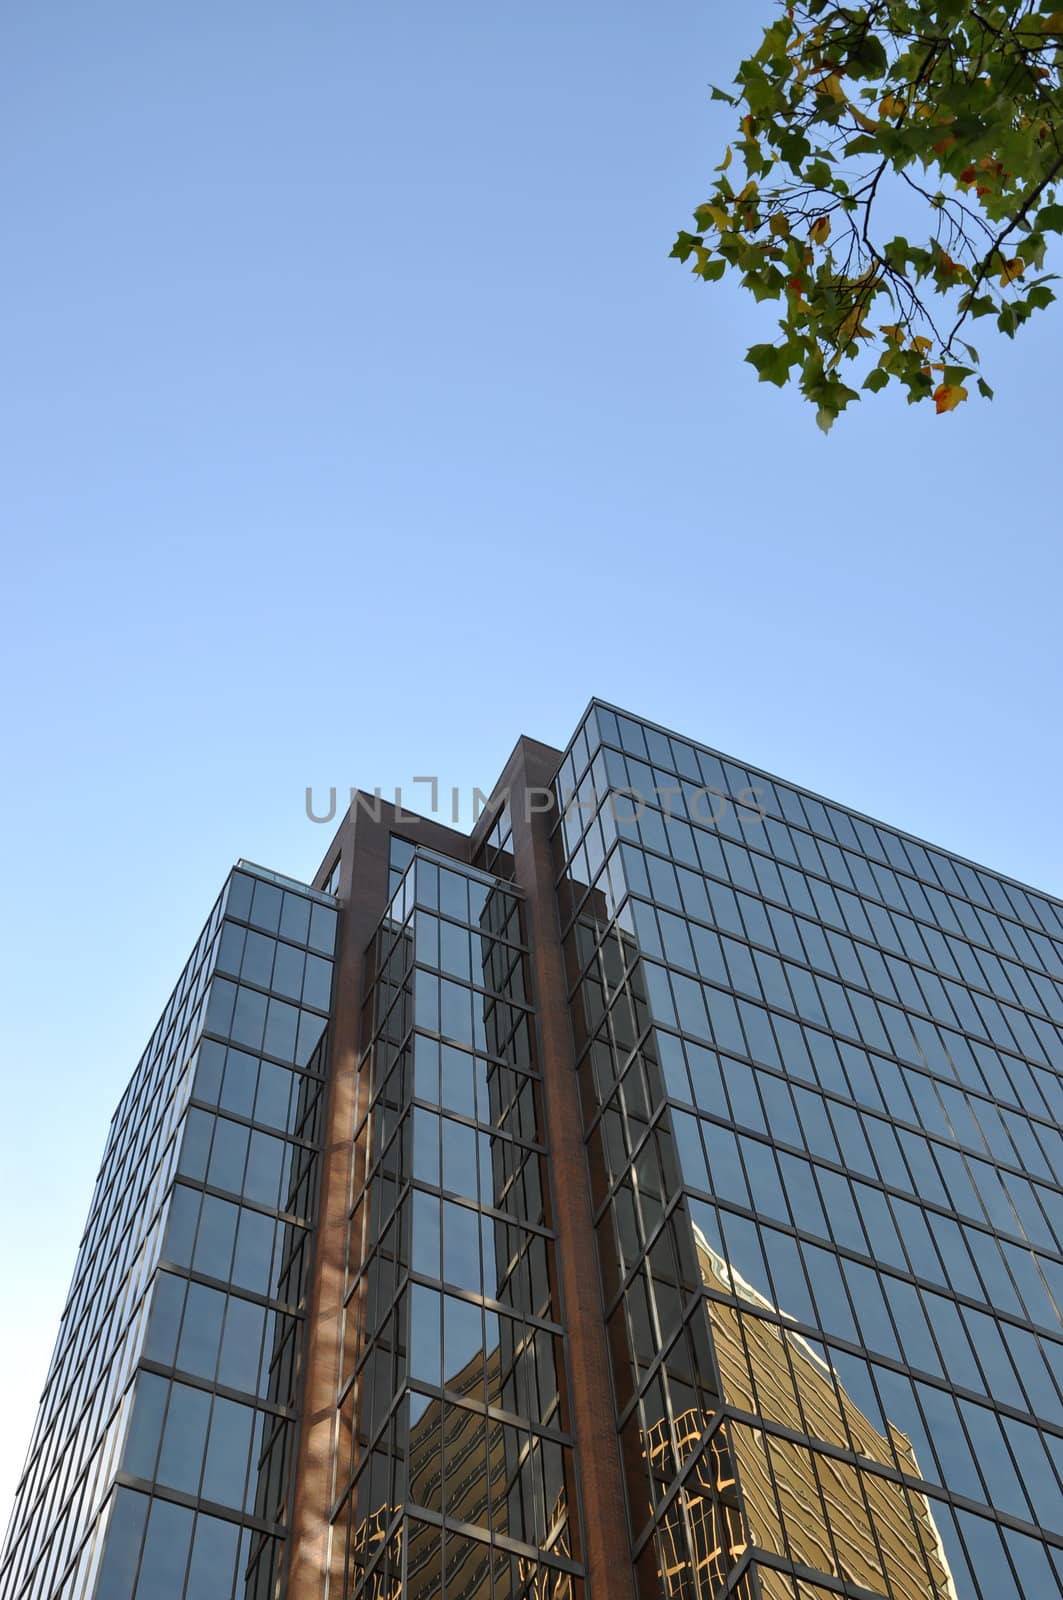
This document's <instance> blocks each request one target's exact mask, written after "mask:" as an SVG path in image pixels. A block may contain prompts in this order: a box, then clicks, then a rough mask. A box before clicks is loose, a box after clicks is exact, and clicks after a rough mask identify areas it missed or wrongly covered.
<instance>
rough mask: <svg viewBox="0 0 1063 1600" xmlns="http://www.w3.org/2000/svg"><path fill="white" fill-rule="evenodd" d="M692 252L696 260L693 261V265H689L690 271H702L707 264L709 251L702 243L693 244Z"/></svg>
mask: <svg viewBox="0 0 1063 1600" xmlns="http://www.w3.org/2000/svg"><path fill="white" fill-rule="evenodd" d="M694 254H695V256H696V257H697V260H696V261H695V262H694V265H693V266H692V267H691V269H690V270H691V272H693V273H699V272H704V270H705V267H706V264H707V262H708V259H709V252H708V251H707V250H706V249H705V246H704V245H701V244H699V245H695V246H694Z"/></svg>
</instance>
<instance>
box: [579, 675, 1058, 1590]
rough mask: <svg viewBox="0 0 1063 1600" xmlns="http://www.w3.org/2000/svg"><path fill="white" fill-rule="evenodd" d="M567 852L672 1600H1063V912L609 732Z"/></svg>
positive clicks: (630, 1445)
mask: <svg viewBox="0 0 1063 1600" xmlns="http://www.w3.org/2000/svg"><path fill="white" fill-rule="evenodd" d="M558 793H559V799H560V801H561V804H562V805H564V806H565V808H566V809H565V812H564V816H563V818H562V820H561V821H560V823H559V825H558V828H557V832H556V836H555V842H556V847H557V861H558V867H559V889H560V895H561V903H562V908H563V911H562V915H563V921H564V923H565V926H566V948H567V956H568V967H569V979H570V985H571V991H570V992H571V1004H572V1008H573V1019H574V1024H575V1026H576V1029H577V1035H578V1044H579V1052H580V1059H579V1068H578V1070H579V1074H580V1079H581V1090H582V1100H583V1107H584V1117H585V1133H586V1141H587V1151H588V1160H589V1170H590V1173H591V1177H592V1183H593V1185H594V1191H595V1201H596V1207H597V1216H598V1226H599V1238H600V1240H601V1261H602V1268H603V1282H604V1293H605V1307H604V1310H605V1314H606V1316H607V1318H608V1320H609V1323H610V1328H611V1332H612V1335H613V1337H612V1348H613V1351H614V1357H615V1359H614V1384H615V1403H616V1417H617V1427H618V1433H619V1437H620V1441H621V1446H622V1451H623V1457H624V1462H625V1469H626V1472H625V1476H626V1482H627V1490H628V1517H629V1530H630V1537H631V1541H632V1553H633V1559H634V1560H635V1562H636V1566H637V1572H638V1585H639V1592H640V1594H643V1595H646V1596H651V1597H653V1600H658V1597H659V1596H662V1595H668V1596H671V1595H697V1596H706V1597H707V1596H715V1595H718V1594H724V1593H726V1594H732V1593H734V1594H742V1595H748V1596H750V1597H755V1596H760V1595H763V1596H765V1597H771V1600H774V1597H776V1596H778V1597H780V1600H782V1597H785V1600H794V1597H797V1596H800V1597H801V1600H811V1597H812V1596H816V1597H818V1596H821V1595H822V1596H825V1595H826V1594H828V1593H834V1594H839V1593H840V1594H849V1595H854V1596H855V1595H860V1596H865V1595H872V1594H873V1595H875V1596H901V1595H904V1596H909V1595H910V1596H920V1597H921V1596H927V1597H937V1596H940V1597H942V1600H976V1597H981V1600H1006V1597H1010V1596H1016V1597H1017V1596H1030V1595H1045V1596H1052V1595H1055V1594H1057V1593H1059V1592H1060V1588H1061V1579H1063V1495H1061V1476H1063V1408H1061V1401H1060V1390H1059V1384H1060V1377H1061V1371H1063V1361H1061V1355H1063V1346H1061V1343H1060V1339H1061V1331H1063V1330H1061V1322H1060V1306H1061V1305H1063V1195H1061V1180H1063V1142H1061V1135H1060V1128H1059V1121H1060V1112H1061V1109H1063V1085H1061V1080H1060V1074H1061V1072H1063V1034H1061V1027H1060V1025H1061V1023H1063V985H1061V979H1063V908H1061V907H1060V906H1059V904H1058V902H1055V901H1051V900H1049V899H1048V898H1046V897H1044V896H1041V895H1037V894H1034V893H1033V892H1032V891H1028V890H1024V889H1022V888H1021V887H1019V886H1018V885H1015V884H1012V883H1009V882H1008V881H1007V880H1005V879H1002V878H1000V877H997V876H996V875H994V874H992V873H989V872H987V871H985V870H984V869H981V868H975V867H972V866H970V865H968V864H967V863H965V862H962V861H959V860H957V859H956V858H955V857H951V856H948V855H946V854H945V853H944V852H941V851H938V850H935V849H932V848H931V847H929V846H924V845H921V844H919V843H918V842H916V841H914V840H911V839H907V838H905V837H904V836H902V835H900V834H898V833H896V832H894V831H892V830H890V829H887V828H885V827H882V826H881V825H878V824H874V823H872V822H870V821H868V820H867V819H865V818H862V817H859V816H857V815H855V814H853V813H851V812H848V811H845V810H843V809H842V808H840V807H837V806H833V805H830V804H828V803H827V802H824V801H821V800H819V799H817V798H815V797H813V796H810V795H807V794H804V793H802V792H800V791H798V790H796V789H793V788H791V787H789V786H786V785H783V784H781V783H779V782H777V781H775V780H772V779H770V778H768V777H767V776H766V775H764V774H761V773H759V772H751V771H748V770H747V769H745V768H742V767H739V766H738V765H737V764H735V763H733V762H731V761H729V760H728V759H726V758H724V757H722V756H719V755H718V754H716V753H714V752H712V751H710V750H707V749H704V748H702V747H699V746H695V745H693V744H692V743H690V742H689V741H686V740H682V739H678V738H676V737H674V736H672V735H669V734H667V733H666V732H665V731H664V730H662V729H660V728H657V727H654V726H652V725H648V724H644V723H640V722H638V721H636V720H634V719H633V718H629V717H626V716H624V715H622V714H620V713H617V712H614V711H613V710H611V709H609V708H606V707H604V706H595V707H593V708H592V710H591V712H590V714H589V715H588V717H587V719H586V722H585V723H584V725H583V727H582V728H581V729H580V731H579V733H578V734H577V737H576V739H575V740H574V742H573V744H572V746H571V747H570V749H569V751H568V752H567V753H566V757H565V760H564V762H563V764H562V767H561V770H560V773H559V778H558Z"/></svg>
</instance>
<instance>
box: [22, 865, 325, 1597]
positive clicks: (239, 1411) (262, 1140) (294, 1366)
mask: <svg viewBox="0 0 1063 1600" xmlns="http://www.w3.org/2000/svg"><path fill="white" fill-rule="evenodd" d="M241 865H243V863H242V864H241ZM223 913H224V914H223ZM335 922H336V913H335V910H334V907H333V905H332V903H331V902H330V901H328V900H327V899H326V897H324V896H321V895H315V894H314V893H313V891H309V890H306V889H305V888H304V887H303V886H301V885H294V884H293V885H290V886H288V885H287V880H283V879H279V878H277V877H276V875H274V874H267V873H264V872H263V871H262V869H258V868H248V870H247V871H238V872H234V873H233V875H232V876H231V878H230V880H229V884H228V886H227V889H226V891H225V893H224V895H223V896H222V897H221V899H220V900H219V902H218V904H217V906H216V907H215V909H214V912H213V914H212V916H211V918H210V919H209V921H208V924H207V927H206V928H205V929H204V932H203V935H202V937H201V939H200V941H199V943H198V945H197V947H196V952H195V954H194V955H193V957H192V959H191V960H190V962H189V964H188V966H187V968H186V970H185V973H184V975H183V976H182V979H181V982H180V983H179V984H178V986H177V989H176V990H175V991H174V995H173V997H172V999H171V1001H170V1004H169V1006H168V1007H167V1010H166V1012H165V1013H164V1015H163V1018H162V1020H161V1022H160V1024H159V1027H158V1028H157V1029H156V1032H155V1035H154V1037H153V1039H152V1043H151V1044H150V1045H149V1047H148V1050H147V1051H146V1052H145V1056H144V1058H143V1059H142V1062H141V1065H140V1067H139V1068H138V1069H137V1072H136V1074H135V1075H134V1077H133V1080H132V1082H131V1084H130V1086H129V1089H128V1090H127V1091H126V1094H125V1095H124V1096H123V1100H122V1102H121V1104H120V1106H119V1108H118V1111H117V1112H116V1114H115V1118H114V1121H113V1123H112V1130H111V1136H110V1139H109V1142H108V1147H107V1152H106V1154H105V1157H104V1163H103V1167H102V1169H101V1174H100V1179H99V1181H98V1183H97V1189H96V1196H95V1197H94V1201H93V1206H92V1210H91V1212H90V1217H89V1224H88V1227H87V1229H86V1234H85V1240H84V1242H83V1245H82V1250H81V1255H80V1256H79V1262H78V1268H77V1270H76V1272H75V1279H74V1285H73V1288H72V1290H71V1297H70V1303H69V1305H68V1310H67V1314H66V1315H65V1317H64V1323H63V1331H62V1332H61V1334H60V1342H59V1345H58V1346H57V1352H56V1358H55V1359H54V1361H53V1368H52V1372H51V1373H50V1375H49V1380H48V1387H47V1388H46V1391H45V1399H44V1402H43V1405H42V1413H41V1419H40V1421H39V1423H38V1430H37V1435H38V1436H39V1437H40V1439H41V1446H40V1447H36V1444H35V1448H37V1449H38V1453H39V1451H40V1449H46V1440H47V1439H49V1438H58V1439H61V1440H66V1441H71V1442H72V1448H73V1450H74V1451H75V1452H77V1455H78V1457H79V1459H80V1458H84V1457H85V1456H86V1455H87V1454H88V1453H89V1452H91V1460H90V1461H89V1465H88V1469H87V1471H85V1470H81V1471H80V1472H78V1461H77V1460H75V1461H72V1462H71V1466H70V1470H65V1468H64V1464H63V1463H62V1462H53V1463H52V1466H51V1470H52V1471H54V1472H57V1474H58V1477H57V1479H54V1480H52V1484H51V1485H49V1492H52V1493H53V1494H54V1493H55V1485H56V1484H65V1485H66V1489H65V1490H64V1495H65V1497H66V1498H67V1500H68V1504H67V1508H66V1510H65V1512H64V1513H63V1515H64V1517H65V1527H63V1528H62V1529H60V1530H57V1532H56V1535H55V1537H54V1538H53V1539H52V1542H51V1546H50V1550H51V1554H50V1558H49V1559H48V1561H47V1564H46V1565H42V1564H41V1562H40V1559H39V1557H38V1559H37V1563H36V1565H34V1564H33V1563H30V1562H27V1561H25V1560H23V1561H22V1562H19V1563H15V1562H14V1561H13V1562H12V1564H11V1566H10V1567H9V1569H8V1571H7V1572H5V1577H4V1585H5V1587H4V1589H3V1593H4V1595H5V1600H7V1596H8V1595H10V1596H12V1597H14V1596H15V1595H17V1594H31V1595H33V1596H34V1600H37V1597H38V1596H41V1597H43V1596H52V1595H56V1596H62V1600H83V1597H84V1600H89V1597H97V1600H132V1597H133V1595H134V1594H135V1595H137V1596H138V1597H141V1600H147V1597H155V1596H158V1595H162V1594H165V1595H166V1596H167V1597H169V1596H171V1595H172V1596H174V1597H175V1600H176V1597H178V1596H181V1595H185V1596H187V1597H188V1600H208V1597H209V1600H224V1597H227V1596H229V1595H235V1594H239V1595H240V1596H241V1597H242V1596H244V1595H245V1594H247V1595H248V1596H255V1597H256V1600H257V1597H260V1596H263V1597H264V1596H265V1595H267V1594H268V1595H270V1596H272V1595H273V1594H274V1593H275V1592H276V1586H275V1569H276V1567H277V1562H276V1556H277V1538H276V1537H275V1535H276V1533H277V1531H278V1529H279V1528H280V1527H281V1526H282V1525H283V1520H284V1506H285V1495H286V1474H287V1456H288V1447H289V1435H290V1432H291V1427H292V1423H291V1418H292V1416H293V1415H294V1410H293V1408H294V1403H295V1384H296V1380H297V1373H298V1362H299V1351H300V1343H301V1319H302V1310H303V1308H302V1298H303V1288H302V1285H303V1278H304V1275H305V1271H306V1267H307V1254H308V1252H307V1249H306V1239H307V1227H308V1224H309V1222H310V1220H311V1217H312V1211H313V1205H314V1198H315V1187H316V1151H317V1143H318V1138H319V1115H320V1112H319V1108H320V1094H321V1082H322V1073H323V1070H324V1049H325V1031H326V1025H327V1011H328V1005H329V991H330V979H331V955H332V950H333V945H334V941H335ZM275 1007H281V1008H283V1009H280V1010H277V1009H275ZM256 1018H257V1021H256ZM197 1045H198V1048H197ZM67 1328H70V1329H72V1330H74V1332H75V1336H76V1339H77V1348H76V1350H73V1351H68V1349H67V1347H66V1345H67V1335H66V1330H67ZM79 1364H80V1373H77V1372H75V1371H74V1369H75V1367H77V1366H78V1365H79ZM72 1377H73V1378H75V1379H76V1380H77V1382H76V1385H74V1384H72V1383H71V1381H70V1379H71V1378H72ZM93 1386H95V1388H94V1391H93ZM87 1392H89V1393H93V1399H92V1404H91V1407H89V1406H87V1405H86V1404H84V1402H83V1399H81V1400H77V1401H76V1403H72V1400H71V1398H70V1397H71V1396H74V1395H76V1394H80V1395H81V1396H82V1397H84V1395H85V1394H86V1393H87ZM79 1412H80V1414H81V1415H82V1417H83V1418H85V1419H86V1421H87V1422H88V1424H89V1425H88V1426H86V1421H83V1422H82V1423H81V1424H78V1422H77V1418H78V1415H79ZM97 1418H98V1419H100V1422H102V1423H103V1424H104V1425H105V1428H106V1431H105V1433H104V1434H103V1435H102V1436H100V1435H99V1424H98V1423H97V1421H96V1419H97ZM97 1437H99V1442H98V1443H97ZM82 1440H88V1441H89V1443H88V1444H87V1445H86V1444H81V1445H80V1447H79V1444H78V1441H82ZM49 1460H50V1457H48V1456H47V1455H45V1456H44V1458H43V1460H42V1463H41V1464H40V1465H38V1466H35V1465H34V1451H32V1450H31V1467H30V1469H29V1470H28V1471H27V1479H26V1483H25V1484H24V1488H28V1487H30V1486H31V1480H32V1481H36V1479H37V1478H40V1479H41V1481H42V1482H47V1481H48V1480H47V1476H46V1474H47V1472H48V1470H49V1467H48V1462H49ZM81 1465H82V1468H83V1467H84V1460H83V1459H82V1460H81ZM72 1484H76V1493H75V1494H74V1496H73V1498H72V1499H71V1498H70V1497H69V1489H70V1486H71V1485H72ZM57 1503H59V1502H58V1497H57ZM31 1511H32V1503H31V1502H30V1501H27V1516H28V1515H29V1514H30V1512H31ZM35 1519H36V1522H37V1525H38V1526H41V1527H44V1528H48V1527H49V1522H48V1520H47V1519H46V1518H45V1517H41V1516H39V1515H36V1514H35ZM16 1532H17V1529H16V1526H15V1525H13V1529H12V1547H11V1550H12V1557H14V1556H15V1554H16V1545H15V1535H16ZM86 1534H87V1537H86ZM79 1543H80V1550H79V1549H78V1544H79ZM42 1544H43V1541H42ZM64 1569H65V1577H64ZM245 1579H246V1582H245Z"/></svg>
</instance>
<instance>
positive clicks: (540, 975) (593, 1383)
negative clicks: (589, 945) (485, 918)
mask: <svg viewBox="0 0 1063 1600" xmlns="http://www.w3.org/2000/svg"><path fill="white" fill-rule="evenodd" d="M557 762H558V752H557V751H556V750H551V749H550V748H549V747H548V746H546V745H541V744H538V743H537V742H536V741H535V740H533V739H526V738H525V739H521V740H519V741H518V744H517V747H516V749H515V750H514V752H513V755H512V756H511V758H510V761H509V763H508V765H507V767H506V770H505V772H504V773H503V775H502V778H501V780H500V787H501V788H507V787H508V789H509V791H510V795H511V803H510V810H511V814H512V819H513V856H514V868H515V876H516V880H517V883H518V884H519V885H520V887H521V888H522V889H523V890H524V892H525V894H526V896H527V910H528V923H529V927H528V939H529V944H530V948H531V963H532V975H533V979H534V984H535V1002H536V1005H537V1008H538V1014H539V1037H540V1046H541V1054H542V1062H541V1067H542V1075H543V1101H544V1116H545V1119H546V1129H545V1132H546V1139H547V1146H548V1149H549V1152H550V1167H551V1172H552V1176H553V1192H554V1197H555V1201H556V1205H557V1217H556V1225H557V1227H558V1229H559V1233H560V1239H559V1247H558V1257H559V1271H560V1278H561V1291H562V1295H563V1307H562V1313H563V1316H564V1320H565V1327H566V1329H567V1332H568V1348H569V1361H570V1363H571V1372H572V1391H571V1410H572V1430H573V1433H574V1435H575V1439H576V1449H577V1455H578V1462H579V1475H580V1482H581V1487H582V1498H583V1545H584V1557H585V1561H586V1566H587V1578H588V1588H589V1600H632V1595H633V1593H634V1578H633V1571H632V1566H631V1554H630V1548H629V1543H628V1535H627V1518H626V1513H625V1508H624V1490H623V1480H622V1477H621V1465H620V1451H619V1445H618V1441H617V1431H616V1420H615V1416H614V1412H613V1389H612V1383H611V1380H610V1365H609V1348H608V1344H607V1341H606V1332H605V1322H604V1318H603V1315H602V1299H601V1290H600V1279H599V1272H598V1259H597V1246H596V1241H595V1237H594V1223H593V1212H592V1206H591V1195H590V1185H589V1181H588V1175H587V1161H586V1156H585V1153H584V1147H583V1134H582V1125H581V1118H580V1106H579V1095H578V1089H577V1083H576V1062H575V1050H574V1046H573V1041H572V1025H571V1021H570V1018H569V1011H568V996H567V990H566V985H565V972H564V961H563V956H562V949H561V932H560V928H559V926H558V917H557V901H556V896H555V892H554V866H553V858H552V852H551V848H550V828H551V824H552V822H553V820H554V819H555V818H556V813H555V812H549V813H547V812H545V811H542V810H537V809H535V807H536V806H538V805H540V804H541V803H542V802H543V790H544V789H545V786H547V785H548V784H549V783H550V780H551V778H552V777H553V774H554V772H555V770H556V767H557ZM529 802H530V803H529Z"/></svg>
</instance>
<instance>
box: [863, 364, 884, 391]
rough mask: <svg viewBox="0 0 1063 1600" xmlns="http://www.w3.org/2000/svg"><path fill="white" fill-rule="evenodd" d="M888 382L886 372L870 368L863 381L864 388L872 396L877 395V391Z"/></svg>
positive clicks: (879, 368)
mask: <svg viewBox="0 0 1063 1600" xmlns="http://www.w3.org/2000/svg"><path fill="white" fill-rule="evenodd" d="M889 381H890V375H889V373H888V372H884V371H883V369H882V368H881V367H872V369H871V371H870V372H869V373H868V375H867V377H866V378H865V379H864V388H865V389H870V390H871V393H872V394H878V391H879V390H880V389H884V388H885V387H886V385H887V383H889Z"/></svg>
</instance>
